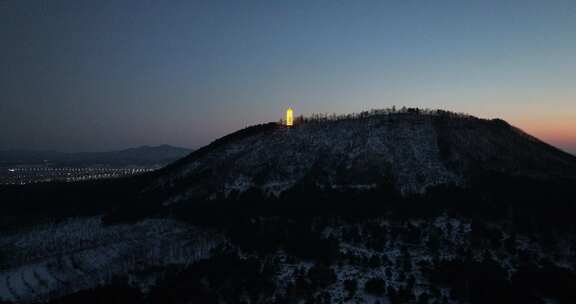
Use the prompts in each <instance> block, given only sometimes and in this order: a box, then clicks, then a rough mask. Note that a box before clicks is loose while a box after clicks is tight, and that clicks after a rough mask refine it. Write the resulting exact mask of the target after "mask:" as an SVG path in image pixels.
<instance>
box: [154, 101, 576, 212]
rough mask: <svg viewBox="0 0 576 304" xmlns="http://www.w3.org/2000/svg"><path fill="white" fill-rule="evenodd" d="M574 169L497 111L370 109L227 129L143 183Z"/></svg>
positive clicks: (412, 181)
mask: <svg viewBox="0 0 576 304" xmlns="http://www.w3.org/2000/svg"><path fill="white" fill-rule="evenodd" d="M493 173H498V174H503V175H507V176H513V177H526V178H534V179H537V180H550V179H574V178H575V177H576V157H574V156H572V155H570V154H567V153H564V152H562V151H560V150H558V149H556V148H554V147H552V146H550V145H547V144H546V143H543V142H541V141H540V140H538V139H536V138H534V137H532V136H530V135H527V134H525V133H524V132H522V131H521V130H519V129H517V128H515V127H513V126H511V125H509V124H508V123H506V122H504V121H502V120H499V119H494V120H485V119H479V118H475V117H471V116H467V115H458V114H454V113H450V112H444V111H421V110H417V109H409V110H406V111H404V112H390V111H386V110H384V111H372V112H366V113H361V114H358V115H355V116H352V115H349V116H343V117H333V118H328V117H327V118H316V119H302V118H300V120H299V121H297V123H296V125H295V126H294V127H292V128H287V127H284V126H282V125H281V124H277V123H268V124H264V125H259V126H254V127H249V128H247V129H245V130H241V131H239V132H237V133H233V134H231V135H228V136H225V137H223V138H222V139H219V140H217V141H215V142H214V143H212V144H211V145H209V146H207V147H204V148H202V149H200V150H198V151H196V152H194V153H192V154H191V155H189V156H188V157H186V158H185V159H183V160H181V161H179V162H177V163H175V164H173V165H171V166H168V167H167V168H166V169H165V170H162V171H161V172H160V173H159V175H158V178H157V179H156V180H155V181H154V182H153V184H152V186H151V187H150V189H153V190H157V191H162V192H165V193H169V194H170V197H169V198H167V201H166V203H172V202H177V201H183V200H205V199H221V198H226V197H228V196H229V195H230V194H239V193H240V194H241V193H244V192H246V191H248V190H250V191H252V192H254V191H256V192H259V193H261V194H262V195H264V196H275V197H277V196H280V195H281V194H282V193H285V192H286V191H288V190H290V189H293V188H294V187H295V186H302V185H307V186H312V187H316V188H318V189H323V190H346V189H365V190H370V189H376V188H378V187H382V186H389V185H391V186H393V187H394V188H395V189H396V190H397V191H398V192H399V193H401V194H402V195H412V194H423V193H425V192H426V191H427V189H430V188H433V187H437V186H442V185H449V186H458V187H467V186H468V185H469V184H470V183H471V181H472V180H473V179H474V178H475V177H477V176H483V175H487V174H493Z"/></svg>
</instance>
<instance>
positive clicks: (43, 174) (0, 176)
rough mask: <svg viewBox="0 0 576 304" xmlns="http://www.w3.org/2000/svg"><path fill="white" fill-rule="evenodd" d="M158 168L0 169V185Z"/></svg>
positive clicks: (111, 175)
mask: <svg viewBox="0 0 576 304" xmlns="http://www.w3.org/2000/svg"><path fill="white" fill-rule="evenodd" d="M158 168H160V166H156V167H150V168H106V167H104V168H52V167H15V168H0V184H2V185H25V184H30V183H42V182H77V181H83V180H95V179H103V178H118V177H124V176H130V175H135V174H140V173H144V172H149V171H153V170H156V169H158Z"/></svg>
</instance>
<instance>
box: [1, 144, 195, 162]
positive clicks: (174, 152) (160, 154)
mask: <svg viewBox="0 0 576 304" xmlns="http://www.w3.org/2000/svg"><path fill="white" fill-rule="evenodd" d="M191 151H192V150H190V149H187V148H180V147H173V146H169V145H160V146H141V147H137V148H130V149H125V150H120V151H110V152H79V153H65V152H57V151H34V150H6V151H0V166H15V165H49V166H54V167H93V166H106V167H107V166H109V167H125V166H162V165H166V164H168V163H171V162H173V161H175V160H177V159H179V158H181V157H184V156H186V155H188V154H189V153H190V152H191Z"/></svg>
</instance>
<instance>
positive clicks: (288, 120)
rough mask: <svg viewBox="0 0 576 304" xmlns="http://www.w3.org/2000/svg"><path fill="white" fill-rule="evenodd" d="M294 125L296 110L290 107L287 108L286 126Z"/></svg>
mask: <svg viewBox="0 0 576 304" xmlns="http://www.w3.org/2000/svg"><path fill="white" fill-rule="evenodd" d="M293 125H294V110H292V108H290V107H289V108H288V110H286V126H287V127H291V126H293Z"/></svg>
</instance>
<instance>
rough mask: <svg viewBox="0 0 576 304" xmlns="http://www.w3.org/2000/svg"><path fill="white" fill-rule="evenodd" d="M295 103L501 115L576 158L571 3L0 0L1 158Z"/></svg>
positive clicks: (176, 137)
mask: <svg viewBox="0 0 576 304" xmlns="http://www.w3.org/2000/svg"><path fill="white" fill-rule="evenodd" d="M289 105H291V106H293V107H294V109H295V111H296V114H309V113H312V112H321V113H325V112H327V113H333V112H334V113H347V112H358V111H362V110H367V109H370V108H384V107H389V106H392V105H396V106H397V107H401V106H404V105H405V106H419V107H428V108H443V109H448V110H453V111H457V112H466V113H469V114H472V115H475V116H479V117H484V118H494V117H500V118H503V119H506V120H507V121H509V122H510V123H512V124H514V125H516V126H518V127H520V128H522V129H524V130H525V131H527V132H529V133H531V134H533V135H535V136H537V137H539V138H541V139H543V140H545V141H547V142H549V143H552V144H554V145H556V146H558V147H561V148H562V149H564V150H567V151H570V152H572V153H576V1H574V0H566V1H553V0H551V1H543V0H542V1H532V0H518V1H505V0H498V1H486V0H483V1H461V0H460V1H442V0H428V1H415V0H392V1H384V0H380V1H360V0H359V1H350V0H347V1H337V0H331V1H312V0H306V1H295V0H291V1H274V0H267V1H239V0H234V1H219V0H210V1H192V0H187V1H148V0H134V1H121V0H98V1H94V0H90V1H84V0H69V1H59V0H44V1H43V0H0V149H21V148H24V149H56V150H64V151H102V150H110V149H121V148H127V147H131V146H138V145H156V144H164V143H166V144H172V145H180V146H186V147H192V148H196V147H200V146H202V145H204V144H207V143H209V142H210V141H212V140H214V139H215V138H217V137H220V136H223V135H225V134H227V133H229V132H231V131H234V130H236V129H238V128H242V127H245V126H247V125H251V124H255V123H260V122H266V121H274V120H278V119H280V118H281V115H282V114H283V110H284V109H285V108H286V107H287V106H289Z"/></svg>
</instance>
